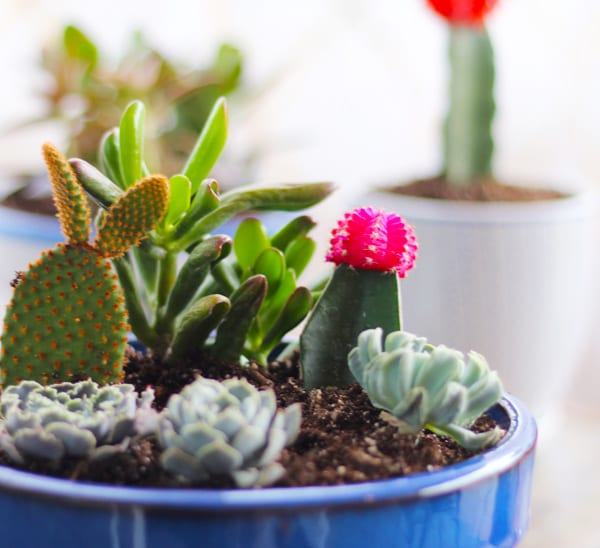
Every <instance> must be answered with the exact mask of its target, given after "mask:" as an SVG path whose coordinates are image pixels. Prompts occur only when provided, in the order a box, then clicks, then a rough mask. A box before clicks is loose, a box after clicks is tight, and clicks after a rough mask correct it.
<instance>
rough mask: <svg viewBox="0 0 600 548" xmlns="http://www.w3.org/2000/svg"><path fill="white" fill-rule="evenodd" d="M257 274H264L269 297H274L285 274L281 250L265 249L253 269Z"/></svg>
mask: <svg viewBox="0 0 600 548" xmlns="http://www.w3.org/2000/svg"><path fill="white" fill-rule="evenodd" d="M252 270H253V271H254V273H255V274H263V275H264V276H265V277H266V278H267V283H268V284H269V290H268V295H269V296H271V295H273V294H274V293H275V292H276V291H277V288H278V287H279V284H280V283H281V280H282V278H283V275H284V274H285V271H286V268H285V259H284V257H283V253H282V252H281V251H279V249H275V248H274V247H269V248H267V249H265V250H264V251H263V252H262V253H261V254H260V255H259V256H258V257H257V258H256V262H255V263H254V268H253V269H252Z"/></svg>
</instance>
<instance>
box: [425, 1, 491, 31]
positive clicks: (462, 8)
mask: <svg viewBox="0 0 600 548" xmlns="http://www.w3.org/2000/svg"><path fill="white" fill-rule="evenodd" d="M427 3H428V4H429V6H430V7H431V8H432V9H433V10H434V11H435V12H437V13H438V14H439V15H441V16H442V17H443V18H444V19H446V20H447V21H449V22H450V23H451V24H463V25H471V26H481V25H483V20H484V19H485V16H486V15H487V14H488V13H489V12H490V11H491V10H492V9H493V8H494V6H495V5H496V4H497V0H427Z"/></svg>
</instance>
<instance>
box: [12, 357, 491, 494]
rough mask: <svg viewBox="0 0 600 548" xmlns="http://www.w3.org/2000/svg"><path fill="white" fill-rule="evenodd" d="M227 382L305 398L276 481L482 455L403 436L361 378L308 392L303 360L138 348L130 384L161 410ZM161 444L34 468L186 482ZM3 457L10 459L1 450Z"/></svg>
mask: <svg viewBox="0 0 600 548" xmlns="http://www.w3.org/2000/svg"><path fill="white" fill-rule="evenodd" d="M198 374H202V376H204V377H208V378H215V379H219V380H223V379H225V378H229V377H245V378H246V379H248V381H249V382H251V383H252V384H254V385H255V386H257V387H258V388H267V387H270V388H272V389H273V390H274V391H275V393H276V396H277V402H278V405H279V406H280V407H282V408H283V407H287V406H288V405H291V404H292V403H295V402H299V403H300V404H301V405H302V426H301V429H300V433H299V435H298V438H297V439H296V441H295V442H294V443H293V444H292V445H291V446H290V447H288V448H286V449H284V450H283V452H282V455H281V458H280V462H281V464H282V465H283V467H284V469H285V475H284V476H283V478H282V479H280V480H279V482H278V483H277V484H276V486H279V487H284V486H306V485H336V484H343V483H356V482H362V481H369V480H379V479H386V478H390V477H397V476H404V475H407V474H412V473H415V472H425V471H431V470H436V469H438V468H441V467H443V466H447V465H450V464H454V463H457V462H460V461H463V460H465V459H468V458H469V457H472V456H473V455H475V454H476V453H475V452H470V451H466V450H465V449H463V448H462V447H460V446H459V445H458V444H456V443H455V442H454V441H452V440H451V439H449V438H446V437H443V436H438V435H436V434H433V433H431V432H428V431H423V432H420V433H418V434H414V435H413V434H399V433H398V430H397V428H396V427H395V426H393V425H391V424H389V423H388V422H386V421H385V420H383V419H382V418H381V416H380V413H381V412H380V411H379V410H378V409H375V408H374V407H373V406H372V405H371V403H370V402H369V399H368V397H367V396H366V394H365V392H364V391H363V390H362V388H361V387H360V386H359V385H358V384H353V385H351V386H349V387H347V388H322V389H313V390H309V391H307V390H305V389H304V388H303V387H302V384H301V381H300V379H299V367H298V360H297V359H290V360H287V361H283V362H274V363H272V364H271V365H270V368H269V369H268V370H265V369H263V368H261V367H260V366H258V365H256V364H251V365H249V366H248V367H241V366H239V365H237V364H231V363H218V362H215V361H211V360H208V359H206V358H204V357H202V356H198V357H197V358H196V359H194V360H190V361H189V362H188V363H186V364H179V365H176V366H170V367H168V366H165V365H164V364H161V363H159V362H158V361H157V360H154V359H152V358H151V357H150V356H144V355H142V354H141V353H139V352H135V351H133V350H130V351H129V353H128V363H127V366H126V375H125V379H124V381H125V382H128V383H132V384H134V385H136V387H137V389H138V390H139V391H142V390H144V389H145V388H146V386H148V385H151V386H153V387H155V391H156V393H155V402H156V407H157V408H158V409H161V408H162V407H164V405H165V403H166V401H167V400H168V398H169V396H170V395H171V394H172V393H176V392H179V391H180V390H181V388H182V387H183V386H185V385H186V384H188V383H190V382H192V381H193V380H194V379H195V377H196V375H198ZM494 426H495V422H494V421H493V420H492V419H491V418H490V417H487V416H484V417H482V418H480V419H479V420H478V421H477V422H476V424H475V425H474V427H473V430H475V431H485V430H489V429H491V428H493V427H494ZM158 455H159V448H158V447H157V443H156V440H154V439H152V438H147V439H142V440H138V441H136V442H134V443H133V444H132V445H131V447H130V448H129V450H128V451H126V452H124V453H122V454H120V455H118V456H116V457H114V458H111V459H109V460H107V461H103V462H99V463H88V462H87V461H82V460H75V459H73V460H70V461H66V462H63V463H61V465H60V466H57V465H53V464H51V463H48V462H41V461H40V462H36V463H32V464H31V465H29V466H27V468H26V469H27V470H29V471H32V472H37V473H43V474H48V475H53V476H57V477H66V478H71V479H79V480H84V481H92V482H101V483H111V484H122V485H144V486H160V487H175V486H178V487H183V485H181V484H180V483H179V482H178V481H177V480H176V479H175V478H173V477H172V476H171V475H169V474H167V473H165V472H163V471H162V469H161V468H160V466H159V465H158ZM0 463H3V464H10V462H8V460H7V458H6V457H5V456H4V455H2V453H0ZM202 486H203V487H209V488H223V487H233V484H232V483H231V482H230V481H229V480H215V481H212V482H210V483H208V484H202Z"/></svg>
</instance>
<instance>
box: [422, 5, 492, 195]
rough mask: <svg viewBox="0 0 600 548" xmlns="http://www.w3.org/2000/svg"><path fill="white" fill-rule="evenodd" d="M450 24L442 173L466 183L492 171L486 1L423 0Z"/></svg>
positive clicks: (453, 183) (489, 65)
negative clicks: (485, 21)
mask: <svg viewBox="0 0 600 548" xmlns="http://www.w3.org/2000/svg"><path fill="white" fill-rule="evenodd" d="M428 3H429V5H430V6H431V7H432V8H433V9H434V10H435V11H436V12H437V13H439V14H440V15H441V16H442V17H444V18H445V19H446V20H448V21H449V23H450V36H449V48H448V52H449V61H450V88H449V105H448V112H447V115H446V121H445V124H444V133H443V137H444V173H443V174H444V176H445V178H446V180H447V181H448V183H450V184H452V185H468V184H469V183H472V182H476V181H478V180H480V179H482V178H486V177H490V176H491V174H492V157H493V153H494V140H493V137H492V124H493V121H494V114H495V110H496V107H495V102H494V79H495V69H494V51H493V48H492V43H491V41H490V37H489V35H488V33H487V31H486V29H485V27H484V17H485V15H487V13H488V12H489V11H490V10H491V9H492V8H493V6H494V5H495V4H496V1H495V0H493V1H489V0H468V1H465V0H460V1H457V0H428Z"/></svg>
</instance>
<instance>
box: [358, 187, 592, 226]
mask: <svg viewBox="0 0 600 548" xmlns="http://www.w3.org/2000/svg"><path fill="white" fill-rule="evenodd" d="M371 197H372V199H374V200H375V201H376V202H377V203H385V204H389V205H388V209H392V208H394V209H398V211H396V213H398V214H399V215H405V216H406V217H407V218H409V219H421V220H426V221H432V222H437V223H463V224H498V223H502V224H507V223H508V224H519V225H523V224H532V225H533V224H539V223H546V222H549V221H553V222H555V221H563V222H572V221H580V220H583V219H589V218H591V217H593V216H595V215H596V213H597V212H598V205H599V203H600V200H599V194H598V192H597V191H595V190H582V191H572V193H571V194H568V195H567V196H565V197H564V198H555V199H549V200H536V201H528V202H478V201H477V202H476V201H466V200H442V199H437V198H421V197H416V196H406V195H404V194H395V193H392V192H387V191H385V190H381V189H379V190H374V191H372V192H369V193H368V194H367V195H366V196H364V197H363V199H364V200H365V202H366V203H368V201H369V198H371Z"/></svg>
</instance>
